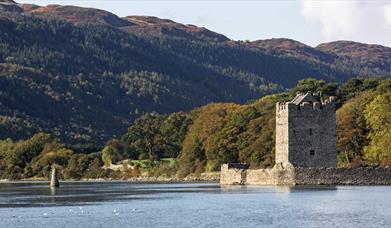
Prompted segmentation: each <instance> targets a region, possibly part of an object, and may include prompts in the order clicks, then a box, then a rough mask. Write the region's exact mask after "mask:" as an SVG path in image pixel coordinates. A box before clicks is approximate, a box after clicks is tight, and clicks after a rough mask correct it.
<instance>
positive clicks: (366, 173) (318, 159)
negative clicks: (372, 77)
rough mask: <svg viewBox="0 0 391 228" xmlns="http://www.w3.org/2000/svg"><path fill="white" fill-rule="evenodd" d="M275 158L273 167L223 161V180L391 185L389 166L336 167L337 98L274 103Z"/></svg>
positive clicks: (303, 97)
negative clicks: (255, 167)
mask: <svg viewBox="0 0 391 228" xmlns="http://www.w3.org/2000/svg"><path fill="white" fill-rule="evenodd" d="M275 148H276V157H275V160H276V163H275V165H274V167H273V168H271V169H249V165H247V164H223V165H222V167H221V174H220V184H222V185H232V184H241V185H370V184H374V185H376V184H377V185H391V168H381V167H377V168H373V167H362V168H336V166H337V148H336V116H335V103H334V98H333V97H330V98H329V99H327V100H323V98H322V96H321V94H317V95H314V94H312V93H311V92H307V93H306V94H297V96H296V97H295V98H294V99H293V100H292V101H291V102H283V103H277V104H276V146H275Z"/></svg>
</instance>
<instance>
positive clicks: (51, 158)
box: [0, 77, 391, 179]
mask: <svg viewBox="0 0 391 228" xmlns="http://www.w3.org/2000/svg"><path fill="white" fill-rule="evenodd" d="M306 91H316V92H322V93H323V94H324V95H325V96H335V97H336V101H337V147H338V166H339V167H359V166H388V165H391V150H390V148H391V147H390V145H391V141H390V140H391V137H390V136H391V117H390V114H389V113H390V112H391V92H390V91H391V80H389V79H384V78H379V77H376V78H370V79H363V78H352V79H350V80H348V81H347V82H346V83H345V84H343V85H341V86H338V85H337V84H336V83H327V82H325V81H323V80H317V79H313V78H308V79H304V80H301V81H299V83H298V84H297V85H296V86H295V87H294V88H293V89H291V90H289V91H287V92H283V93H276V94H273V95H267V96H264V97H262V98H260V99H258V100H254V101H251V102H248V103H247V104H244V105H239V104H234V103H211V104H208V105H205V106H202V107H199V108H195V109H193V110H191V111H190V112H176V113H172V114H170V115H163V114H158V113H154V112H153V113H147V114H144V115H142V116H141V117H139V118H137V119H136V120H135V121H134V122H133V123H132V124H131V125H130V126H129V128H128V130H127V132H126V133H125V134H124V135H122V136H121V137H118V138H113V139H110V140H108V141H107V143H106V144H105V146H104V147H103V148H101V149H98V148H97V149H95V150H91V149H90V148H89V147H86V148H83V147H80V146H69V145H66V144H62V143H61V142H60V141H59V139H56V138H55V137H53V136H51V135H50V134H45V133H38V134H35V135H34V136H33V137H31V138H30V139H27V140H19V141H13V140H12V139H6V140H2V141H0V174H1V177H0V178H8V179H20V178H45V177H47V176H48V174H49V171H50V166H51V165H52V164H54V163H56V164H58V165H59V166H61V167H62V177H63V178H68V179H80V178H129V177H138V176H141V175H143V176H146V175H147V176H162V175H164V176H176V177H186V176H189V175H192V176H199V175H200V174H201V173H203V172H211V171H219V169H220V166H221V164H222V163H226V162H245V163H249V164H250V166H251V167H271V166H273V164H274V144H275V140H274V138H275V103H276V102H278V101H287V100H290V99H292V98H293V97H294V96H295V94H296V93H298V92H306ZM113 164H114V165H116V166H120V169H112V166H113Z"/></svg>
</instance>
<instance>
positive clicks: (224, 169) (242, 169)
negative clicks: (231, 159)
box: [220, 163, 248, 185]
mask: <svg viewBox="0 0 391 228" xmlns="http://www.w3.org/2000/svg"><path fill="white" fill-rule="evenodd" d="M247 170H248V165H247V164H234V163H229V164H223V165H222V166H221V173H220V184H222V185H239V184H240V185H244V184H246V179H247V178H246V175H247Z"/></svg>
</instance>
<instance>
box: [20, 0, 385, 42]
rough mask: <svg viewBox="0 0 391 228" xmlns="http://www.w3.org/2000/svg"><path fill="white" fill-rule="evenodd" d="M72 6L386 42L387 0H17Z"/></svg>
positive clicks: (231, 33) (237, 31)
mask: <svg viewBox="0 0 391 228" xmlns="http://www.w3.org/2000/svg"><path fill="white" fill-rule="evenodd" d="M16 1H17V2H18V3H33V4H37V5H41V6H45V5H48V4H60V5H77V6H83V7H93V8H99V9H104V10H107V11H110V12H112V13H114V14H116V15H118V16H128V15H147V16H156V17H160V18H166V19H171V20H174V21H176V22H180V23H184V24H194V25H197V26H201V27H205V28H208V29H210V30H212V31H215V32H218V33H221V34H224V35H226V36H227V37H229V38H231V39H233V40H259V39H270V38H290V39H294V40H298V41H300V42H303V43H305V44H308V45H310V46H316V45H318V44H320V43H324V42H330V41H335V40H354V41H358V42H364V43H371V44H381V45H385V46H389V47H391V0H368V1H365V0H296V1H295V0H241V1H239V0H199V1H194V0H176V1H172V0H171V1H166V0H95V1H92V0H78V1H75V0H27V1H25V0H21V1H18V0H16Z"/></svg>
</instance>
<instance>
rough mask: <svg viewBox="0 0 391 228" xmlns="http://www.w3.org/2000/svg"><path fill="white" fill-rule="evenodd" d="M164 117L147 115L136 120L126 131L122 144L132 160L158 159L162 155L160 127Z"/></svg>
mask: <svg viewBox="0 0 391 228" xmlns="http://www.w3.org/2000/svg"><path fill="white" fill-rule="evenodd" d="M163 120H164V117H163V116H162V115H159V114H157V113H148V114H145V115H143V116H141V117H140V118H138V119H137V120H136V121H135V122H134V123H133V124H132V125H131V126H130V127H129V129H128V132H127V134H126V135H125V136H124V139H123V140H124V142H125V143H126V144H127V146H128V154H129V155H130V157H132V158H149V159H158V158H160V156H161V155H162V148H163V146H162V143H163V137H162V135H161V132H160V126H161V124H162V123H163Z"/></svg>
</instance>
